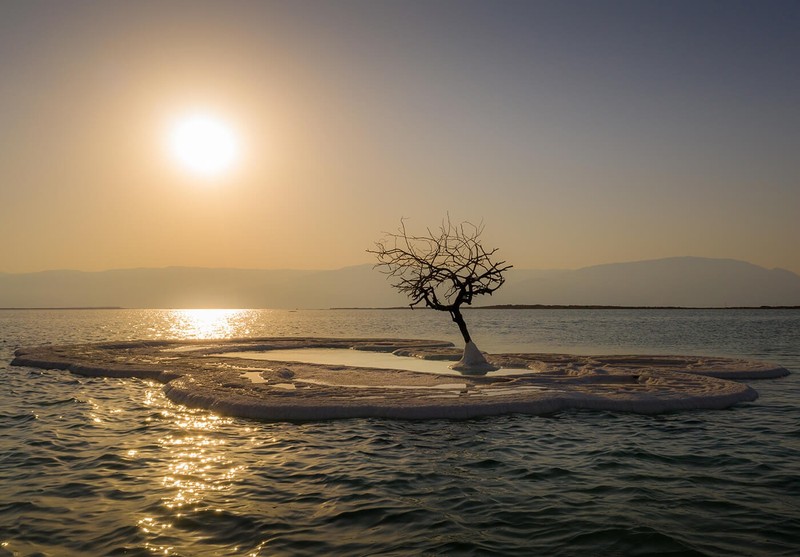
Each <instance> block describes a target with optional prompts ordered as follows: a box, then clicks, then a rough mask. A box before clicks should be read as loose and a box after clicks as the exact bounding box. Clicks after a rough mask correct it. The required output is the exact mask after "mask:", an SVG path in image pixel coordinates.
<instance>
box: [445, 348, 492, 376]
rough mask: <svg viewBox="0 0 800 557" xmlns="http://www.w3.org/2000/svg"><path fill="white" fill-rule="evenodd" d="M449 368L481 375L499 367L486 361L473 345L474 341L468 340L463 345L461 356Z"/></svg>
mask: <svg viewBox="0 0 800 557" xmlns="http://www.w3.org/2000/svg"><path fill="white" fill-rule="evenodd" d="M450 369H454V370H456V371H460V372H461V373H463V374H464V375H483V374H485V373H486V372H489V371H494V370H496V369H500V368H499V367H498V366H493V365H492V364H490V363H489V362H487V361H486V358H485V357H484V356H483V353H482V352H481V351H480V350H478V347H477V346H475V343H474V342H472V341H469V342H468V343H467V344H466V345H465V346H464V355H463V356H461V359H460V360H459V361H458V362H456V363H454V364H453V365H451V366H450Z"/></svg>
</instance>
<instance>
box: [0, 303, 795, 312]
mask: <svg viewBox="0 0 800 557" xmlns="http://www.w3.org/2000/svg"><path fill="white" fill-rule="evenodd" d="M115 309H169V310H187V309H198V308H128V307H122V306H74V307H7V308H6V307H0V311H81V310H115ZM200 309H220V308H200ZM223 309H227V308H223ZM245 309H276V308H245ZM278 309H280V308H278ZM306 309H307V310H308V311H319V310H320V309H323V310H325V309H326V308H306ZM430 309H431V308H427V307H421V308H410V307H408V306H390V307H333V308H327V310H331V311H384V310H409V311H413V310H430ZM462 309H466V310H481V309H502V310H520V309H534V310H535V309H636V310H653V309H669V310H692V309H703V310H756V309H781V310H783V309H791V310H799V309H800V306H604V305H563V304H553V305H548V304H500V305H493V306H475V307H464V308H462ZM286 311H297V310H296V309H286Z"/></svg>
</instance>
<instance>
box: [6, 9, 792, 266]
mask: <svg viewBox="0 0 800 557" xmlns="http://www.w3.org/2000/svg"><path fill="white" fill-rule="evenodd" d="M198 109H202V110H205V111H207V112H210V113H213V114H216V115H217V116H218V117H219V118H222V119H224V120H225V121H227V122H228V123H229V124H230V126H231V127H232V128H233V129H234V130H235V133H236V134H237V137H238V138H239V139H238V141H239V142H240V144H241V146H242V151H241V155H240V159H239V160H238V163H236V164H234V166H233V167H232V168H231V170H230V171H229V172H226V173H223V174H221V175H219V176H217V177H215V178H198V177H197V176H194V175H192V174H190V173H189V172H187V170H186V169H185V168H182V167H181V166H180V165H179V164H178V163H177V162H176V161H175V160H174V157H171V156H170V155H169V154H168V152H167V149H166V147H165V135H166V133H167V131H166V130H167V129H168V126H169V125H170V123H171V122H173V121H174V120H175V119H176V118H178V117H180V115H182V114H185V113H187V112H190V111H192V110H198ZM446 211H449V212H450V214H451V216H452V217H453V219H454V220H472V221H479V220H481V219H483V221H484V223H485V225H486V231H485V241H486V243H487V244H488V245H491V246H497V247H500V248H501V252H500V253H501V254H502V255H503V256H504V257H505V258H507V259H508V260H509V261H510V262H511V263H514V264H515V265H516V266H518V267H525V268H577V267H582V266H586V265H592V264H597V263H607V262H617V261H631V260H638V259H652V258H660V257H667V256H677V255H695V256H707V257H724V258H735V259H742V260H746V261H750V262H753V263H756V264H759V265H763V266H766V267H783V268H787V269H790V270H792V271H794V272H798V273H800V248H799V247H798V246H800V2H796V1H789V2H772V1H767V0H757V1H753V2H736V1H733V0H726V1H717V2H702V1H699V0H690V1H686V2H681V1H647V0H637V1H633V2H611V1H609V2H602V1H574V2H570V1H565V0H560V1H555V2H537V1H532V0H531V1H525V2H513V1H502V0H492V1H485V2H469V1H463V0H461V1H452V2H447V1H436V0H430V1H411V0H406V1H402V2H401V1H379V0H365V1H360V2H350V1H348V2H346V1H334V0H320V1H316V2H305V1H298V0H291V1H288V0H287V1H282V2H264V1H261V2H256V1H249V2H244V1H231V0H228V1H224V2H222V1H220V2H200V1H195V0H193V1H187V2H169V1H153V2H149V1H142V0H138V1H136V2H126V1H112V0H104V1H97V2H88V1H64V0H57V1H51V2H43V1H37V0H18V1H3V2H0V250H2V262H0V271H4V272H26V271H38V270H44V269H60V268H70V269H80V270H101V269H110V268H128V267H160V266H169V265H182V266H205V267H243V268H318V269H323V268H338V267H343V266H346V265H352V264H359V263H365V262H368V261H370V256H369V255H368V254H366V253H365V252H364V250H365V249H366V248H369V247H371V246H372V243H373V241H374V240H376V239H378V238H379V237H380V235H381V231H384V230H393V229H395V228H396V226H397V224H398V221H399V219H400V217H408V218H409V221H408V225H409V226H410V227H411V228H412V229H414V228H423V227H425V226H429V225H436V224H437V223H438V222H439V220H440V219H441V218H442V216H443V215H444V214H445V212H446Z"/></svg>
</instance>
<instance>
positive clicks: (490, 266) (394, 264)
mask: <svg viewBox="0 0 800 557" xmlns="http://www.w3.org/2000/svg"><path fill="white" fill-rule="evenodd" d="M482 232H483V224H482V223H481V224H479V225H477V226H476V225H474V224H472V223H469V222H463V223H461V224H458V225H454V224H452V223H451V222H450V217H449V215H448V217H447V218H446V219H445V220H444V221H442V224H441V225H440V226H439V229H438V231H436V232H434V231H432V230H431V229H430V228H428V229H427V234H426V235H422V236H415V235H412V234H410V233H409V232H408V230H407V229H406V224H405V220H404V219H401V220H400V228H399V229H398V231H397V232H395V233H387V234H386V236H385V238H384V239H383V240H381V241H379V242H376V243H375V249H372V250H367V251H368V252H369V253H372V254H374V255H375V256H376V257H377V259H378V263H377V264H376V265H375V267H376V268H379V269H380V270H381V272H383V273H384V274H386V275H387V276H388V277H389V279H390V280H391V281H392V286H394V287H395V288H396V289H397V290H399V291H400V292H402V293H403V294H406V295H407V296H408V297H409V298H410V299H411V303H410V304H409V305H410V306H411V307H412V308H414V307H416V306H418V305H420V304H425V305H426V306H427V307H430V308H433V309H435V310H439V311H446V312H448V313H449V314H450V317H451V318H452V319H453V321H455V323H456V324H457V325H458V328H459V330H460V331H461V335H462V336H463V337H464V342H465V344H466V346H465V348H464V358H463V359H462V361H461V362H459V364H458V365H457V366H454V368H456V369H474V370H477V369H478V368H482V369H483V370H484V371H485V370H486V369H490V366H489V364H488V363H487V362H486V360H485V358H484V357H483V355H482V354H481V353H480V351H478V349H477V348H476V347H475V344H474V343H473V342H472V338H471V337H470V334H469V330H468V329H467V324H466V322H465V321H464V316H463V315H462V314H461V306H462V305H463V304H466V305H470V304H472V300H473V298H474V297H475V296H480V295H482V294H489V295H491V294H492V293H493V292H494V291H495V290H497V289H498V288H500V287H501V286H502V285H503V283H504V282H505V279H504V278H503V273H504V272H505V271H507V270H508V269H510V268H511V267H512V266H511V265H508V264H506V262H505V261H494V260H493V258H494V254H495V253H496V252H497V248H495V249H491V250H487V249H485V248H484V247H483V246H482V245H481V242H480V235H481V233H482Z"/></svg>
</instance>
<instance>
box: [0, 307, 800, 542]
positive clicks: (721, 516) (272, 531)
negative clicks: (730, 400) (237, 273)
mask: <svg viewBox="0 0 800 557" xmlns="http://www.w3.org/2000/svg"><path fill="white" fill-rule="evenodd" d="M465 318H466V320H467V323H468V324H469V326H470V330H471V333H472V336H473V338H474V339H475V341H476V343H477V344H478V346H479V347H480V348H481V349H482V350H484V351H488V352H559V353H577V354H611V353H613V354H623V353H624V354H706V355H717V356H735V357H746V358H754V359H759V360H768V361H772V362H776V363H778V364H780V365H782V366H783V367H785V368H787V369H789V370H790V371H791V372H792V374H791V375H789V376H788V377H784V378H780V379H771V380H762V381H752V382H751V385H752V386H753V387H754V388H755V389H756V390H757V391H758V392H759V394H760V397H759V398H758V400H756V401H754V402H751V403H743V404H738V405H736V406H734V407H732V408H729V409H727V410H713V411H693V412H691V411H690V412H679V413H671V414H664V415H658V416H644V415H637V414H629V413H618V412H601V411H588V410H571V411H564V412H558V413H555V414H551V415H546V416H527V415H520V414H515V415H507V416H499V417H491V418H483V419H474V420H461V421H458V420H420V421H397V420H387V419H349V420H334V421H322V422H304V423H291V422H262V421H256V420H250V419H241V418H232V417H227V416H221V415H217V414H214V413H212V412H209V411H206V410H198V409H191V408H186V407H183V406H180V405H176V404H173V403H171V402H170V401H169V400H167V399H166V398H165V397H164V395H163V394H162V386H161V385H159V384H157V383H155V382H152V381H144V380H139V379H117V378H87V377H80V376H76V375H71V374H69V373H68V372H64V371H57V370H40V369H32V368H26V367H14V366H11V365H10V362H11V360H12V359H13V354H14V350H15V349H16V348H19V347H25V346H35V345H43V344H70V343H86V342H101V341H112V340H113V341H118V340H136V339H187V338H192V339H205V338H209V339H212V338H213V339H224V338H239V337H266V336H315V337H362V338H363V337H367V338H376V337H392V338H428V339H438V340H450V341H453V342H455V343H458V342H459V333H458V328H457V327H456V325H455V324H454V323H452V322H451V321H450V319H449V317H448V316H447V315H446V314H442V313H439V312H435V311H432V310H414V311H410V310H319V311H311V310H309V311H285V310H127V309H122V310H111V309H109V310H25V311H18V310H5V311H0V373H1V374H2V380H0V557H6V556H22V555H26V556H27V555H31V556H62V555H64V556H84V555H87V556H94V555H129V556H154V555H174V556H177V555H181V556H206V555H232V556H233V555H236V556H239V555H242V556H271V555H314V556H317V555H326V556H327V555H347V556H350V555H515V556H519V555H546V556H549V555H553V556H573V555H575V556H578V555H580V556H585V555H593V556H594V555H599V556H627V555H636V556H643V555H667V556H679V555H680V556H684V555H685V556H690V555H691V556H700V555H707V556H716V555H725V556H729V555H747V556H760V555H763V556H787V557H788V556H792V557H794V556H796V555H800V409H799V407H800V310H796V309H746V310H745V309H715V310H690V309H663V310H661V309H659V310H655V309H654V310H644V309H636V310H633V309H602V310H588V309H561V310H555V309H531V310H522V309H520V310H489V309H474V310H468V311H466V312H465Z"/></svg>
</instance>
